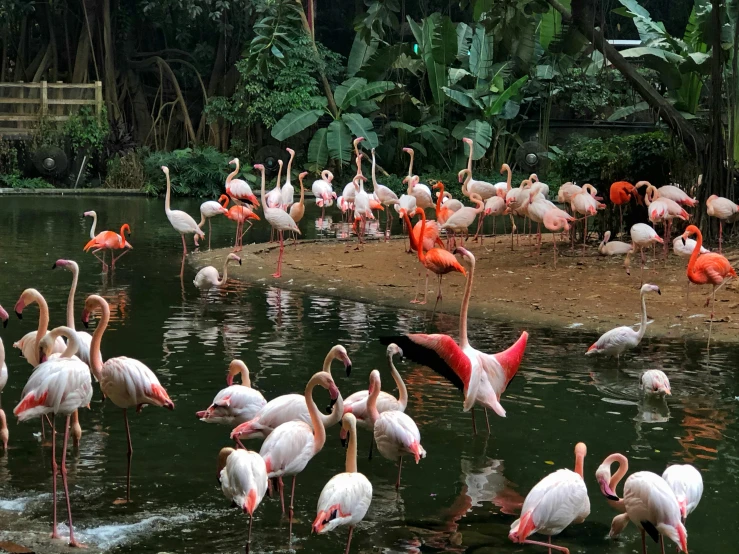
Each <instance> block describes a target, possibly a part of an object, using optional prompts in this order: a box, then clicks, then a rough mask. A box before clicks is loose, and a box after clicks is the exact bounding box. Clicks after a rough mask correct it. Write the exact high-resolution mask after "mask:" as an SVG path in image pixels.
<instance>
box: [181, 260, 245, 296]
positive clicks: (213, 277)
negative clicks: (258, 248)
mask: <svg viewBox="0 0 739 554" xmlns="http://www.w3.org/2000/svg"><path fill="white" fill-rule="evenodd" d="M229 262H238V264H239V265H241V258H239V257H238V256H237V255H236V254H234V253H231V254H229V255H228V256H226V261H225V263H224V264H223V277H222V278H219V277H218V270H217V269H216V268H215V267H213V266H212V265H207V266H205V267H204V268H202V269H201V270H200V271H198V272H197V274H196V275H195V279H193V281H192V284H193V285H195V286H196V287H197V288H199V289H200V290H201V291H207V290H210V289H212V288H213V287H222V286H223V285H225V284H226V282H227V281H228V263H229Z"/></svg>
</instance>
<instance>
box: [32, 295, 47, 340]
mask: <svg viewBox="0 0 739 554" xmlns="http://www.w3.org/2000/svg"><path fill="white" fill-rule="evenodd" d="M30 296H31V298H33V300H34V301H35V302H36V303H37V304H38V329H37V330H36V352H37V353H38V350H39V345H40V344H41V339H42V338H44V337H45V336H46V332H47V331H48V330H49V305H48V304H47V303H46V299H45V298H44V297H43V296H41V293H40V292H38V291H36V290H34V291H32V292H31V293H30ZM29 304H30V302H29Z"/></svg>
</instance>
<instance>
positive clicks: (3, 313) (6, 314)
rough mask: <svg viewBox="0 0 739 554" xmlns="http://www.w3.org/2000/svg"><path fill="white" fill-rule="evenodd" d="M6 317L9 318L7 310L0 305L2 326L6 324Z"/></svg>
mask: <svg viewBox="0 0 739 554" xmlns="http://www.w3.org/2000/svg"><path fill="white" fill-rule="evenodd" d="M8 319H10V316H8V312H6V311H5V308H3V307H2V306H0V321H2V322H3V327H7V326H8Z"/></svg>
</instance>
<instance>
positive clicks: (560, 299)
mask: <svg viewBox="0 0 739 554" xmlns="http://www.w3.org/2000/svg"><path fill="white" fill-rule="evenodd" d="M527 245H528V238H527V237H526V236H522V238H521V242H520V244H519V245H518V246H516V247H515V249H514V250H513V251H511V246H510V238H509V237H503V236H498V237H497V239H495V240H494V239H493V238H492V237H486V238H485V242H484V244H483V245H482V246H481V245H479V244H477V243H473V242H471V241H468V242H467V244H466V247H467V248H468V249H469V250H470V251H471V252H472V253H473V254H474V255H475V257H476V259H477V266H476V270H475V282H474V289H473V292H472V299H471V302H470V317H474V318H479V319H488V320H493V321H499V322H504V323H508V324H512V325H514V326H518V327H521V328H532V327H540V328H557V329H564V328H570V329H573V331H574V332H587V333H603V332H605V331H607V330H608V329H611V328H613V327H616V326H618V325H633V324H635V323H638V321H639V319H640V311H641V305H640V300H639V284H640V280H639V278H640V275H639V274H640V270H639V261H638V257H637V258H635V259H634V260H633V261H632V267H631V276H629V275H627V274H626V272H625V270H624V264H623V262H624V260H623V258H622V257H603V256H600V255H598V251H597V245H595V244H594V245H590V246H588V247H587V248H586V250H585V253H584V255H583V254H582V250H581V247H579V246H578V247H577V248H576V249H575V250H574V251H572V250H570V248H569V247H568V245H565V244H561V243H560V256H559V258H558V263H557V269H556V270H554V267H553V257H552V254H553V251H552V243H551V235H544V238H543V246H542V250H541V255H540V256H536V254H535V253H532V251H531V249H530V248H529V247H528V246H527ZM355 246H356V242H355V241H336V240H319V241H299V242H298V243H297V244H296V245H293V244H288V245H287V246H286V248H285V260H284V263H283V271H282V278H281V279H275V278H273V277H272V273H274V271H275V268H276V264H277V254H278V250H277V247H276V245H274V244H249V245H246V246H244V249H243V251H242V252H241V253H240V255H241V257H242V260H243V265H242V266H241V267H239V266H233V265H232V266H231V267H230V268H229V278H234V279H238V280H241V281H244V282H250V283H254V284H257V285H261V286H265V287H267V286H280V287H281V288H285V289H291V290H302V291H306V292H310V293H314V294H321V295H324V296H335V297H339V298H345V299H349V300H357V301H362V302H371V303H376V304H382V305H386V306H390V307H402V308H404V309H416V310H433V308H434V302H435V299H436V279H435V277H434V275H431V277H430V279H429V287H428V302H427V304H425V305H419V304H411V303H410V300H411V299H412V298H413V296H414V292H415V287H416V279H417V277H418V271H419V267H420V265H419V263H418V258H417V256H416V255H415V254H407V253H405V252H404V249H403V243H402V242H401V241H400V240H391V241H388V242H382V241H377V240H375V241H369V242H368V243H367V245H366V246H365V247H364V249H363V250H360V251H357V250H355V249H354V248H355ZM230 251H231V250H230V249H218V250H212V251H204V252H197V253H195V254H193V255H191V256H189V257H188V259H189V262H190V264H191V265H192V266H193V267H194V268H196V269H197V268H200V267H203V266H206V265H214V266H215V267H217V268H219V271H220V269H221V268H222V266H223V261H224V259H225V257H226V255H227V254H228V253H229V252H230ZM724 255H726V256H727V257H728V258H729V260H730V261H731V263H732V265H734V266H735V267H737V266H738V265H739V250H738V249H736V248H733V249H725V250H724ZM658 256H661V252H659V253H658ZM686 267H687V259H686V258H680V257H677V256H675V255H674V254H672V253H670V255H669V257H668V259H667V261H664V260H663V259H662V258H661V257H660V258H659V259H657V260H653V259H652V256H651V255H650V256H648V259H647V265H646V266H645V270H644V282H650V283H654V284H657V285H659V287H660V288H661V291H662V294H661V295H660V296H657V295H649V296H648V297H647V314H648V317H649V319H651V320H654V321H653V323H651V324H650V325H649V327H648V330H647V336H648V337H668V338H676V339H680V338H683V339H694V340H699V341H703V340H706V339H707V337H708V326H709V324H708V322H709V316H710V313H711V312H710V306H709V307H708V308H706V307H705V300H706V297H707V295H708V294H710V287H708V286H705V287H698V286H696V285H691V286H690V303H689V304H687V303H686V283H687V278H686V276H685V269H686ZM464 284H465V280H464V277H462V275H460V274H458V273H454V274H449V275H447V276H445V277H444V281H443V293H444V296H443V301H442V303H441V304H440V306H439V307H438V308H437V311H440V312H444V313H449V314H457V313H459V308H460V302H461V297H462V292H463V289H464ZM185 286H191V283H186V284H185ZM422 288H423V287H422ZM715 315H716V318H715V320H714V324H713V335H712V337H713V338H712V342H713V341H719V342H733V343H736V342H739V282H736V281H735V282H731V283H729V284H728V285H726V286H724V287H723V288H722V289H721V290H720V291H719V292H718V294H717V296H716V312H715Z"/></svg>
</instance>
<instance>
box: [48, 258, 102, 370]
mask: <svg viewBox="0 0 739 554" xmlns="http://www.w3.org/2000/svg"><path fill="white" fill-rule="evenodd" d="M57 267H61V268H63V269H67V270H69V271H71V272H72V285H71V286H70V287H69V297H68V298H67V327H69V328H70V329H72V330H74V295H75V293H76V292H77V281H78V280H79V276H80V266H79V265H77V262H75V261H73V260H57V261H56V262H54V265H52V266H51V269H56V268H57ZM75 333H77V338H78V339H79V341H80V347H79V350H78V351H77V356H78V357H79V358H80V359H81V360H82V361H83V362H85V363H86V364H87V365H90V344H91V343H92V335H91V334H90V333H87V332H86V331H75Z"/></svg>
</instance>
